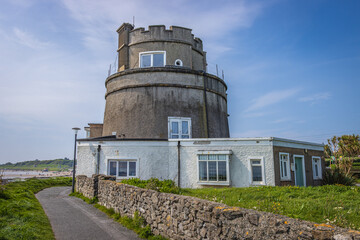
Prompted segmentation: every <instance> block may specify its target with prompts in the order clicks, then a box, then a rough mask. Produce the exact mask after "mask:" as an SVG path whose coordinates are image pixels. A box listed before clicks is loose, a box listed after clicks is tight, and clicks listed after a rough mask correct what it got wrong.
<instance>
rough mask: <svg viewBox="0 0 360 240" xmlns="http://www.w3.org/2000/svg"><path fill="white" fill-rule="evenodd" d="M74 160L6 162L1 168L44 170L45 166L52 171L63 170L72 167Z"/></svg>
mask: <svg viewBox="0 0 360 240" xmlns="http://www.w3.org/2000/svg"><path fill="white" fill-rule="evenodd" d="M72 166H73V160H69V159H54V160H42V161H40V160H33V161H24V162H18V163H10V162H8V163H5V164H2V165H0V169H14V170H43V169H45V168H47V169H49V170H50V171H61V170H68V169H69V168H72Z"/></svg>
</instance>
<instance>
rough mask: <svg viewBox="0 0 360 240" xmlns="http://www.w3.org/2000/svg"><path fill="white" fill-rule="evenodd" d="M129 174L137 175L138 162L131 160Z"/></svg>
mask: <svg viewBox="0 0 360 240" xmlns="http://www.w3.org/2000/svg"><path fill="white" fill-rule="evenodd" d="M129 176H131V177H133V176H136V162H129Z"/></svg>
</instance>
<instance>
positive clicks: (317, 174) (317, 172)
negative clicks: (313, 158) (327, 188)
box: [315, 164, 319, 177]
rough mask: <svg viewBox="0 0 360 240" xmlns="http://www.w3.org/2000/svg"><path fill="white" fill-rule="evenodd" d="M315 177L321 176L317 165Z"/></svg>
mask: <svg viewBox="0 0 360 240" xmlns="http://www.w3.org/2000/svg"><path fill="white" fill-rule="evenodd" d="M315 176H316V177H318V176H319V171H318V165H317V164H315Z"/></svg>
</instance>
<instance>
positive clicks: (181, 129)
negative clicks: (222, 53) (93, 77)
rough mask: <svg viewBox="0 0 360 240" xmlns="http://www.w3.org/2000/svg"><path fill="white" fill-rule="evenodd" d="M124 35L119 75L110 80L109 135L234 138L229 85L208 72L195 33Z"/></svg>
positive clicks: (161, 30) (128, 29)
mask: <svg viewBox="0 0 360 240" xmlns="http://www.w3.org/2000/svg"><path fill="white" fill-rule="evenodd" d="M117 32H118V34H119V48H118V50H117V51H118V57H119V59H118V63H119V64H118V72H117V73H115V74H113V75H111V76H109V77H108V78H107V79H106V83H105V85H106V89H107V91H106V95H105V98H106V107H105V115H104V125H103V136H108V135H112V134H114V132H116V135H117V136H120V137H125V138H137V139H138V138H146V139H167V138H228V137H229V127H228V114H227V97H226V89H227V86H226V84H225V82H224V81H223V80H222V79H220V78H219V77H217V76H214V75H211V74H208V73H206V65H207V63H206V52H204V51H203V45H202V41H201V40H200V39H199V38H194V35H193V34H192V33H191V29H187V28H183V27H176V26H171V27H170V29H169V30H167V29H165V26H163V25H156V26H149V29H148V30H145V29H144V28H137V29H133V26H132V25H131V24H128V23H124V24H123V25H121V27H120V28H119V29H118V30H117Z"/></svg>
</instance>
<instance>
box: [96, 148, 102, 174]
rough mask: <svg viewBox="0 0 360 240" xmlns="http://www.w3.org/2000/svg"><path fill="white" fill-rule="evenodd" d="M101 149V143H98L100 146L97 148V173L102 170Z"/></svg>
mask: <svg viewBox="0 0 360 240" xmlns="http://www.w3.org/2000/svg"><path fill="white" fill-rule="evenodd" d="M100 151H101V145H98V148H97V163H96V174H99V172H100Z"/></svg>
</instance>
